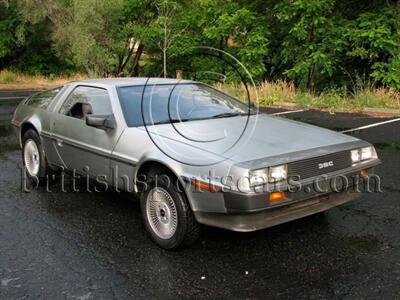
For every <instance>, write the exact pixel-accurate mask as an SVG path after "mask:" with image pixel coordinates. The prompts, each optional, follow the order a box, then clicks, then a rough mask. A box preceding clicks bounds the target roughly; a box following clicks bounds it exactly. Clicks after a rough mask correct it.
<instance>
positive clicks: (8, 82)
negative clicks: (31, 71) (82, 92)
mask: <svg viewBox="0 0 400 300" xmlns="http://www.w3.org/2000/svg"><path fill="white" fill-rule="evenodd" d="M85 78H86V76H84V75H81V74H76V75H73V76H60V75H58V76H56V75H53V74H51V75H49V76H43V75H26V74H21V73H19V72H14V71H11V70H2V71H0V90H1V89H38V90H39V89H46V88H51V87H54V86H59V85H62V84H64V83H66V82H69V81H74V80H81V79H85Z"/></svg>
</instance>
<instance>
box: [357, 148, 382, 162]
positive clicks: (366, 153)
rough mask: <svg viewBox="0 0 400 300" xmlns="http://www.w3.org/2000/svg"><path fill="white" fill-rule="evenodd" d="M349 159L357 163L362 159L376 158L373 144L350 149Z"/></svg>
mask: <svg viewBox="0 0 400 300" xmlns="http://www.w3.org/2000/svg"><path fill="white" fill-rule="evenodd" d="M350 153H351V161H352V163H353V164H354V163H358V162H360V161H363V160H368V159H372V158H377V157H378V156H377V155H376V151H375V148H374V147H373V146H369V147H364V148H361V149H356V150H351V151H350Z"/></svg>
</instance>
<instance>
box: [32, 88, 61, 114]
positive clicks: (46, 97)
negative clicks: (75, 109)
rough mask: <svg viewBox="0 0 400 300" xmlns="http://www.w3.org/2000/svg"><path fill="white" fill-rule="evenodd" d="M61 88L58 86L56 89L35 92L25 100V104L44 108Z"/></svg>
mask: <svg viewBox="0 0 400 300" xmlns="http://www.w3.org/2000/svg"><path fill="white" fill-rule="evenodd" d="M61 89H62V87H58V88H56V89H52V90H49V91H45V92H42V93H38V94H35V95H33V96H32V97H30V98H29V99H28V100H27V102H26V104H28V105H30V106H33V107H37V108H42V109H46V108H47V107H48V106H49V105H50V103H51V101H52V100H53V99H54V97H55V96H56V95H57V94H58V93H59V92H60V90H61Z"/></svg>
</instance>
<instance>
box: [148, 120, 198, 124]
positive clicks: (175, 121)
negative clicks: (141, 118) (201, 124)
mask: <svg viewBox="0 0 400 300" xmlns="http://www.w3.org/2000/svg"><path fill="white" fill-rule="evenodd" d="M191 120H192V119H168V120H163V121H159V122H155V123H153V124H148V125H160V124H172V123H179V122H187V121H191Z"/></svg>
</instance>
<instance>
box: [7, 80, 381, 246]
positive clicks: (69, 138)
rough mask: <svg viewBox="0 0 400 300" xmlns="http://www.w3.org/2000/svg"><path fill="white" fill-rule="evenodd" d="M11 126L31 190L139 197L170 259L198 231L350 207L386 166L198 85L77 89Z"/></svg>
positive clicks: (23, 111) (37, 98) (57, 94)
mask: <svg viewBox="0 0 400 300" xmlns="http://www.w3.org/2000/svg"><path fill="white" fill-rule="evenodd" d="M12 124H13V125H14V127H16V129H17V132H18V136H19V139H20V145H21V148H22V158H23V164H24V168H25V172H26V174H27V176H28V178H30V179H31V180H32V182H37V183H40V184H43V183H44V182H46V181H47V180H48V178H49V175H50V174H56V173H57V172H59V171H60V170H64V171H70V172H76V173H77V174H81V175H86V176H88V177H90V178H92V179H93V180H95V181H97V182H101V183H102V184H108V186H110V187H112V188H113V189H117V190H121V189H122V190H127V191H129V192H134V193H137V194H138V195H139V198H140V204H141V212H142V217H143V222H144V224H145V228H146V230H147V231H148V233H149V235H150V237H151V238H152V239H153V240H154V241H155V242H156V243H157V244H158V245H159V246H161V247H163V248H165V249H175V248H178V247H180V246H183V245H189V244H191V243H193V242H194V241H196V239H197V238H198V237H199V234H200V224H205V225H210V226H216V227H220V228H225V229H229V230H234V231H241V232H248V231H254V230H259V229H263V228H267V227H271V226H274V225H277V224H281V223H284V222H288V221H291V220H294V219H298V218H301V217H305V216H308V215H311V214H315V213H319V212H322V211H325V210H327V209H329V208H332V207H335V206H337V205H340V204H343V203H346V202H348V201H350V200H352V199H354V198H356V197H357V195H359V194H360V193H359V192H358V191H357V190H356V189H351V190H350V189H349V187H353V186H354V185H355V184H356V183H357V182H359V181H360V180H362V179H363V178H365V177H368V176H370V175H371V174H373V172H374V166H376V165H378V164H379V163H380V160H379V159H378V157H377V154H376V151H375V149H374V147H373V146H372V145H371V144H369V143H367V142H365V141H362V140H359V139H357V138H354V137H351V136H348V135H344V134H340V133H337V132H334V131H330V130H327V129H323V128H319V127H316V126H312V125H308V124H304V123H300V122H295V121H292V120H288V119H285V118H280V117H278V116H272V115H268V114H262V113H260V112H259V111H258V109H256V108H254V107H253V106H251V105H249V103H245V102H243V101H240V100H238V99H236V98H234V97H231V96H229V95H227V94H225V93H223V92H221V91H218V90H216V89H214V88H213V87H210V86H208V85H206V84H203V83H199V82H194V81H189V80H177V79H160V78H115V79H98V80H84V81H78V82H72V83H69V84H65V85H64V86H62V87H58V88H55V89H52V90H48V91H44V92H40V93H37V94H34V95H33V96H31V97H28V98H27V99H25V100H24V101H22V102H21V103H20V104H19V105H18V107H17V109H16V111H15V113H14V116H13V119H12ZM338 182H340V184H338Z"/></svg>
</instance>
